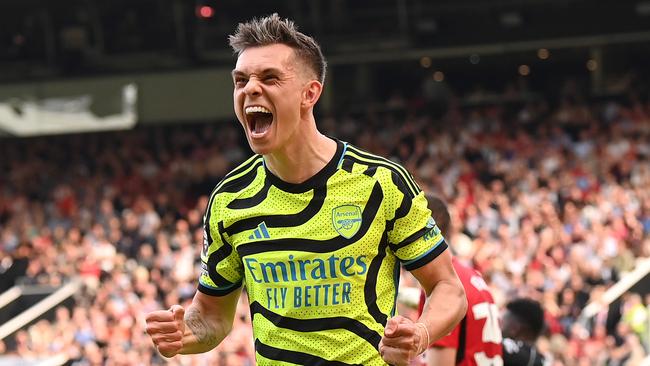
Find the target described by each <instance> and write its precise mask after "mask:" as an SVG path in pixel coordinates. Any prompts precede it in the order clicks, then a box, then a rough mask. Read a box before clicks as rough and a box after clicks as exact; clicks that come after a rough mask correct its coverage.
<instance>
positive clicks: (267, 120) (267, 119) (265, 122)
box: [255, 113, 273, 133]
mask: <svg viewBox="0 0 650 366" xmlns="http://www.w3.org/2000/svg"><path fill="white" fill-rule="evenodd" d="M255 117H256V118H255V133H264V132H266V130H268V129H269V126H271V123H272V122H273V115H272V114H268V113H263V114H262V113H258V114H257V116H255Z"/></svg>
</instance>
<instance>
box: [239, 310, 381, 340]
mask: <svg viewBox="0 0 650 366" xmlns="http://www.w3.org/2000/svg"><path fill="white" fill-rule="evenodd" d="M250 309H251V316H252V317H253V318H254V317H255V314H260V315H262V316H263V317H264V318H266V319H267V320H269V321H270V322H271V323H273V324H275V326H277V327H280V328H284V329H291V330H295V331H298V332H317V331H322V330H331V329H345V330H347V331H349V332H351V333H354V334H356V335H357V336H359V337H360V338H361V339H363V340H365V341H366V342H368V343H370V345H372V346H373V347H374V348H375V349H377V350H378V349H379V341H380V340H381V335H379V333H377V332H375V331H373V330H372V329H370V328H368V327H367V326H366V325H364V324H363V323H361V322H360V321H358V320H356V319H351V318H346V317H342V316H334V317H324V318H318V319H296V318H290V317H286V316H282V315H280V314H277V313H274V312H272V311H271V310H268V309H267V308H265V307H264V306H262V305H261V304H260V303H259V302H257V301H253V302H252V303H251V304H250Z"/></svg>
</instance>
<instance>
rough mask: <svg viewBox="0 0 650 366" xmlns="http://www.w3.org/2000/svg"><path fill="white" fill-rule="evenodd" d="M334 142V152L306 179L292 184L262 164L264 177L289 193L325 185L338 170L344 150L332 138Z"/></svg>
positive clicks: (341, 145) (339, 143) (340, 144)
mask: <svg viewBox="0 0 650 366" xmlns="http://www.w3.org/2000/svg"><path fill="white" fill-rule="evenodd" d="M334 141H335V142H336V152H335V153H334V156H333V157H332V159H330V161H329V162H328V163H327V164H326V165H325V166H324V167H323V169H321V170H320V171H319V172H318V173H316V174H315V175H314V176H313V177H311V178H309V179H307V180H306V181H304V182H302V183H299V184H294V183H288V182H285V181H283V180H282V179H280V178H278V177H277V176H275V175H274V174H273V173H272V172H271V171H270V170H269V168H268V167H267V166H266V164H264V169H266V177H267V179H269V180H270V181H271V184H273V185H274V186H276V187H278V188H279V189H281V190H283V191H285V192H289V193H304V192H307V191H309V190H311V189H317V188H318V187H321V186H325V185H326V184H327V180H328V179H329V178H330V177H331V176H332V175H334V173H336V171H337V170H338V168H339V167H338V165H339V161H340V160H341V157H342V156H343V150H345V145H344V144H343V142H341V141H339V140H334Z"/></svg>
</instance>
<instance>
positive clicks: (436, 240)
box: [387, 173, 447, 271]
mask: <svg viewBox="0 0 650 366" xmlns="http://www.w3.org/2000/svg"><path fill="white" fill-rule="evenodd" d="M392 181H393V185H391V186H389V187H388V189H395V190H396V191H397V193H395V192H393V193H391V194H389V195H388V197H389V198H388V201H389V202H387V206H388V207H390V209H391V210H394V211H393V212H392V217H393V218H392V219H391V220H390V221H389V222H390V226H392V227H389V228H388V229H389V231H388V242H389V246H390V248H391V250H392V251H393V252H394V253H395V255H396V256H397V258H398V259H399V260H400V261H401V262H402V264H403V265H404V268H406V269H407V270H409V271H412V270H414V269H417V268H420V267H422V266H423V265H425V264H427V263H428V262H430V261H432V260H434V259H435V258H436V257H438V256H439V255H440V254H441V253H442V252H443V251H444V250H445V249H447V244H446V243H445V240H444V238H443V237H442V233H441V232H440V229H438V227H437V226H436V223H435V221H434V220H433V218H432V217H431V211H430V210H429V208H428V207H427V200H426V198H425V197H424V192H422V191H416V192H414V191H412V190H409V189H408V182H404V181H403V180H402V179H400V177H399V176H398V175H397V174H395V173H394V174H393V180H392Z"/></svg>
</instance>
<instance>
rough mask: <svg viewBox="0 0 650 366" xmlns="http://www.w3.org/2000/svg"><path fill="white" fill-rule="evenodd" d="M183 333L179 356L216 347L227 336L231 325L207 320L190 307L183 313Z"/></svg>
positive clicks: (198, 311)
mask: <svg viewBox="0 0 650 366" xmlns="http://www.w3.org/2000/svg"><path fill="white" fill-rule="evenodd" d="M184 319H185V333H184V334H183V348H181V350H180V352H179V353H181V354H190V353H202V352H207V351H210V350H211V349H213V348H214V347H216V346H217V345H218V344H219V343H221V341H222V340H223V339H224V338H225V337H226V336H227V335H228V333H229V332H230V328H231V327H232V324H231V323H230V322H228V323H227V324H226V321H215V320H209V318H208V317H207V316H205V314H202V313H201V310H200V309H198V308H197V307H196V306H194V305H192V306H190V307H189V308H188V309H187V312H186V313H185V318H184Z"/></svg>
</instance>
